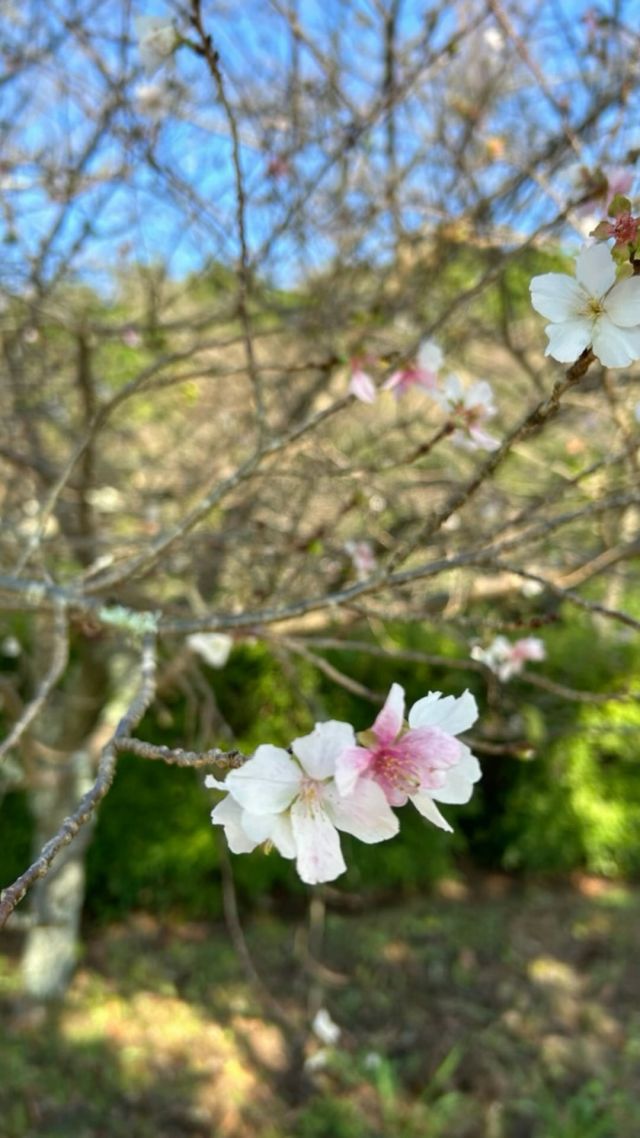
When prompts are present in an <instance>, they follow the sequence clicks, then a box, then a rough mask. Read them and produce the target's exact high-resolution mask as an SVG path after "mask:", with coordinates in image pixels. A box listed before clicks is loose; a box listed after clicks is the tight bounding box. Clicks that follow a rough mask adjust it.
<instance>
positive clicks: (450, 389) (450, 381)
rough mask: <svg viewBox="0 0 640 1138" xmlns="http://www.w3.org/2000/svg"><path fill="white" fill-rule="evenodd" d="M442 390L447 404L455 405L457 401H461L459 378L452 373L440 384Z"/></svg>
mask: <svg viewBox="0 0 640 1138" xmlns="http://www.w3.org/2000/svg"><path fill="white" fill-rule="evenodd" d="M442 389H443V392H444V395H445V398H446V399H447V401H448V402H449V403H457V402H458V400H459V399H462V383H461V381H460V377H459V376H457V375H454V374H453V373H451V375H448V376H447V377H446V379H445V381H444V383H443V384H442Z"/></svg>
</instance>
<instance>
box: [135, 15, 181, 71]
mask: <svg viewBox="0 0 640 1138" xmlns="http://www.w3.org/2000/svg"><path fill="white" fill-rule="evenodd" d="M134 23H135V29H136V36H137V37H138V51H139V53H140V60H141V62H142V66H143V67H144V69H145V71H146V72H147V74H148V75H152V74H153V72H154V71H157V69H158V68H159V67H161V66H162V64H163V63H164V62H165V60H166V59H168V57H169V56H170V55H171V54H172V52H173V49H174V47H175V46H176V43H177V36H176V30H175V28H174V26H173V24H172V23H171V22H170V20H167V19H166V17H163V16H136V18H135V21H134Z"/></svg>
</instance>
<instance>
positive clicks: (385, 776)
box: [374, 751, 420, 794]
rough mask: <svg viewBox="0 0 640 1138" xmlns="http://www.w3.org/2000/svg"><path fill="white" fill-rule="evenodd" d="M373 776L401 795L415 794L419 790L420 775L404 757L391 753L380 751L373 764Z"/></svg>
mask: <svg viewBox="0 0 640 1138" xmlns="http://www.w3.org/2000/svg"><path fill="white" fill-rule="evenodd" d="M374 770H375V776H376V778H378V779H379V780H380V781H381V782H384V783H386V784H387V785H388V786H393V787H395V789H396V790H399V791H401V793H402V794H415V793H416V792H417V791H418V790H419V789H420V775H419V774H418V771H417V770H416V769H415V767H414V766H413V765H412V764H411V763H407V759H406V757H401V756H400V755H397V754H394V752H393V751H380V752H379V753H378V754H377V755H376V758H375V763H374Z"/></svg>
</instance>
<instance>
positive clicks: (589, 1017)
mask: <svg viewBox="0 0 640 1138" xmlns="http://www.w3.org/2000/svg"><path fill="white" fill-rule="evenodd" d="M245 934H246V939H247V944H248V947H249V951H250V954H251V959H252V960H253V962H254V964H255V966H256V967H257V969H258V970H259V972H260V975H261V976H262V978H263V980H264V982H265V985H266V986H267V988H268V991H267V993H266V994H265V993H264V992H262V991H261V990H260V989H259V988H258V987H257V986H256V985H255V984H250V983H249V982H248V981H247V979H246V974H245V971H244V970H243V968H242V967H241V966H240V964H239V963H238V955H237V951H236V949H234V948H233V947H232V945H231V943H230V939H229V936H228V933H227V931H226V928H225V927H224V926H222V925H206V924H194V923H180V922H179V921H175V922H173V923H171V924H167V923H163V924H160V923H158V922H157V921H156V920H155V919H153V918H152V917H150V916H146V915H136V916H133V917H132V918H131V919H130V920H129V921H128V922H127V923H126V924H119V925H112V926H108V927H106V928H102V929H93V930H88V932H87V937H86V941H85V948H84V952H83V956H82V959H81V961H80V965H79V968H78V971H77V973H76V976H75V979H74V981H73V984H72V987H71V989H70V992H69V994H68V997H67V999H66V1001H65V1003H64V1005H63V1006H61V1007H57V1008H50V1009H48V1010H47V1011H44V1010H43V1009H41V1008H34V1007H29V1006H27V1005H25V1003H24V1002H23V1001H22V999H21V997H20V994H19V987H18V985H19V977H18V970H17V962H18V955H19V949H20V936H19V934H18V933H6V934H5V935H4V938H3V939H2V941H0V1016H1V1024H2V1032H1V1036H0V1072H1V1075H0V1118H1V1120H2V1121H1V1123H0V1134H1V1135H2V1138H31V1136H33V1138H123V1135H125V1134H126V1135H128V1136H129V1138H188V1136H191V1138H213V1136H214V1135H215V1136H216V1138H217V1136H220V1138H290V1136H292V1135H293V1136H295V1138H297V1136H300V1138H379V1136H382V1138H623V1136H624V1138H627V1136H628V1138H631V1136H633V1135H635V1134H639V1133H640V966H639V964H638V952H639V945H640V889H637V888H634V887H631V886H628V887H622V886H614V885H608V884H606V883H604V882H601V881H599V880H596V879H590V878H582V879H577V880H576V881H574V882H573V883H571V884H563V885H557V886H549V885H541V884H536V885H532V884H529V885H528V886H522V885H519V884H516V883H514V882H512V881H510V880H509V879H506V878H491V879H481V880H480V879H479V880H474V881H473V882H469V883H467V884H464V883H461V882H460V881H450V882H445V883H443V885H442V886H441V887H440V889H439V890H438V892H437V894H434V895H432V896H430V897H419V898H413V899H412V900H410V901H404V902H402V903H400V902H398V903H397V904H395V905H389V904H387V905H385V906H381V907H376V908H371V907H369V908H366V909H360V908H358V907H357V906H356V907H355V908H354V911H352V912H345V911H344V908H343V907H341V910H340V911H338V910H337V909H336V908H335V900H329V901H328V902H327V908H326V913H325V914H324V916H323V914H322V906H321V905H320V904H319V903H316V905H315V907H314V909H313V911H312V921H311V926H310V925H309V922H308V921H307V920H306V919H305V918H302V919H297V920H285V919H283V918H280V917H276V916H274V915H273V914H262V915H259V916H253V917H252V918H250V919H249V920H247V922H246V924H245ZM319 1008H325V1009H327V1011H328V1012H329V1014H330V1016H331V1019H332V1020H333V1022H334V1023H335V1024H336V1025H337V1026H338V1027H339V1028H340V1036H339V1038H338V1039H337V1040H336V1041H335V1042H334V1043H332V1044H327V1043H326V1041H324V1042H323V1041H322V1040H321V1039H320V1038H318V1036H317V1034H316V1033H314V1031H313V1030H312V1028H311V1021H312V1019H313V1016H314V1014H315V1013H316V1012H317V1010H318V1009H319Z"/></svg>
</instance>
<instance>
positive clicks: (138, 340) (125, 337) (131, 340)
mask: <svg viewBox="0 0 640 1138" xmlns="http://www.w3.org/2000/svg"><path fill="white" fill-rule="evenodd" d="M121 339H122V343H123V344H124V345H125V346H126V347H127V348H139V347H141V345H142V336H141V335H140V333H139V332H136V330H135V328H125V329H124V331H123V333H122V337H121Z"/></svg>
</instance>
